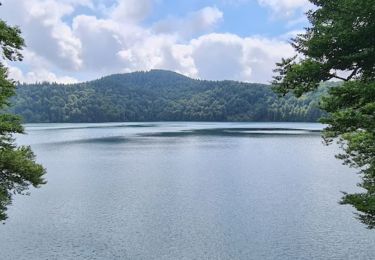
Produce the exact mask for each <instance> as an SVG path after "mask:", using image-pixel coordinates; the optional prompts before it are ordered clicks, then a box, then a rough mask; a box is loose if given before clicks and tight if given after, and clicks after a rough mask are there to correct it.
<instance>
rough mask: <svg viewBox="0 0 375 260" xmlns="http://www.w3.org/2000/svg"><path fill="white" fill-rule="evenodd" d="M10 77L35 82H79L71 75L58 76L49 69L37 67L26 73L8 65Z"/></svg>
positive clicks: (25, 81) (19, 80)
mask: <svg viewBox="0 0 375 260" xmlns="http://www.w3.org/2000/svg"><path fill="white" fill-rule="evenodd" d="M8 73H9V78H11V79H12V80H15V81H18V82H24V83H35V82H57V83H66V84H69V83H77V82H78V80H77V79H75V78H73V77H69V76H57V75H56V74H55V73H53V72H50V71H48V70H47V69H36V70H32V71H29V72H27V73H24V72H23V71H22V70H21V69H19V68H17V67H14V66H8Z"/></svg>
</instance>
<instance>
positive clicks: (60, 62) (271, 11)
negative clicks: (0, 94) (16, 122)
mask: <svg viewBox="0 0 375 260" xmlns="http://www.w3.org/2000/svg"><path fill="white" fill-rule="evenodd" d="M310 7H311V6H310V5H309V4H308V1H307V0H216V1H215V0H190V1H186V0H185V1H182V0H175V1H172V0H11V1H10V0H7V1H4V3H3V6H2V7H0V15H1V17H2V19H4V20H6V21H8V22H9V23H10V24H12V25H18V26H20V28H21V30H22V32H23V36H24V38H25V40H26V43H27V47H26V48H25V49H24V51H23V53H24V57H25V59H24V61H23V62H22V63H8V66H9V71H10V76H11V77H12V78H14V79H16V80H19V81H23V82H35V81H56V82H66V83H71V82H79V81H86V80H91V79H95V78H98V77H101V76H105V75H108V74H112V73H126V72H132V71H138V70H150V69H168V70H173V71H176V72H179V73H182V74H184V75H187V76H190V77H193V78H201V79H211V80H223V79H232V80H240V81H248V82H262V83H267V82H269V80H270V79H271V77H272V69H273V67H274V63H275V62H276V61H278V60H279V59H281V57H287V56H291V55H293V54H294V50H293V49H292V48H291V47H290V45H289V44H288V39H289V38H290V37H292V36H293V35H295V34H296V33H298V32H302V30H303V28H304V27H306V26H307V25H308V23H307V21H306V18H305V16H304V12H306V11H307V10H308V8H310Z"/></svg>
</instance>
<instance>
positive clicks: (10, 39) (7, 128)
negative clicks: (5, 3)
mask: <svg viewBox="0 0 375 260" xmlns="http://www.w3.org/2000/svg"><path fill="white" fill-rule="evenodd" d="M23 45H24V42H23V39H22V38H21V36H20V31H19V29H18V28H17V27H10V26H8V25H7V24H6V23H5V22H4V21H1V20H0V47H1V49H2V54H3V59H8V60H12V61H17V60H21V59H22V55H21V53H20V52H19V50H20V49H21V48H22V46H23ZM14 92H15V85H14V83H13V82H12V81H11V80H9V79H8V73H7V69H6V68H5V67H4V65H2V64H0V109H4V108H5V107H6V106H7V105H8V104H9V98H10V97H11V96H12V95H13V94H14ZM14 133H19V134H20V133H23V127H22V125H21V120H20V118H19V117H18V116H15V115H11V114H5V113H1V114H0V221H3V220H5V219H6V218H7V215H6V210H7V206H8V205H9V204H11V202H12V197H13V195H14V194H26V191H27V190H28V188H29V186H30V185H32V186H34V187H39V185H41V184H44V183H45V181H44V180H43V175H44V173H45V170H44V168H43V167H42V166H41V165H39V164H37V163H35V156H34V154H33V152H32V151H31V149H30V147H27V146H19V147H17V146H16V144H15V143H14V138H13V134H14Z"/></svg>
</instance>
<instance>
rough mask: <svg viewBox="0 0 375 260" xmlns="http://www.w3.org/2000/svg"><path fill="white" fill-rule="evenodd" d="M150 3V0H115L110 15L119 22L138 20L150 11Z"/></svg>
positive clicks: (151, 2)
mask: <svg viewBox="0 0 375 260" xmlns="http://www.w3.org/2000/svg"><path fill="white" fill-rule="evenodd" d="M152 4H153V1H152V0H117V4H116V5H115V6H114V7H113V10H112V12H111V14H110V15H111V18H112V19H113V20H115V21H119V22H139V21H142V20H143V19H145V18H146V17H147V15H148V14H149V13H150V12H151V9H152Z"/></svg>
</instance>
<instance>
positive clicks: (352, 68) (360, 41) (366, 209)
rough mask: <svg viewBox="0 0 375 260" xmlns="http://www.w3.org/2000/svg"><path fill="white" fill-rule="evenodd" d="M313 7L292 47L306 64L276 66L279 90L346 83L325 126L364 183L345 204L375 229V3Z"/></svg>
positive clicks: (355, 0) (332, 94)
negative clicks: (332, 81)
mask: <svg viewBox="0 0 375 260" xmlns="http://www.w3.org/2000/svg"><path fill="white" fill-rule="evenodd" d="M310 2H312V3H313V4H315V5H316V9H314V10H311V11H309V12H308V13H307V16H308V19H309V21H310V23H311V26H310V27H309V28H307V29H306V32H305V33H304V34H300V35H298V36H297V37H296V38H295V39H293V43H292V45H293V46H294V48H295V49H296V51H297V52H298V53H299V54H301V57H303V58H300V59H298V58H297V56H295V57H293V58H290V59H283V60H282V61H281V62H280V63H277V64H276V65H277V68H276V69H275V72H276V76H275V77H274V82H273V83H274V89H275V90H276V91H277V92H278V93H281V94H286V93H288V92H293V93H294V94H295V95H296V96H300V95H302V94H303V93H306V92H309V91H312V90H315V89H316V88H317V87H318V86H319V84H320V83H321V82H322V81H327V80H330V79H332V78H336V79H341V80H343V81H345V83H344V84H342V85H340V86H337V87H334V88H331V89H329V93H328V96H327V97H325V98H323V101H322V106H321V107H322V108H323V110H325V111H326V112H328V114H327V116H326V117H325V118H323V119H322V122H324V123H327V124H329V126H328V127H327V128H326V130H325V132H324V138H325V140H326V141H327V143H328V144H329V143H331V142H332V141H333V140H337V142H338V143H339V144H341V146H342V148H343V151H344V153H343V154H340V155H338V156H337V157H338V158H340V159H343V160H344V163H345V164H348V165H350V166H352V167H357V168H358V169H360V174H361V176H362V177H363V178H362V183H360V184H359V186H360V187H361V188H363V191H364V192H362V193H356V194H346V193H345V195H344V197H343V200H342V203H343V204H350V205H353V206H354V207H355V208H356V209H357V210H358V212H359V213H358V217H359V219H360V220H361V221H362V222H363V223H365V224H366V225H367V226H368V227H369V228H375V162H374V161H375V118H374V117H375V1H374V0H310ZM340 72H341V73H340ZM342 72H344V73H342ZM340 75H346V76H340Z"/></svg>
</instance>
